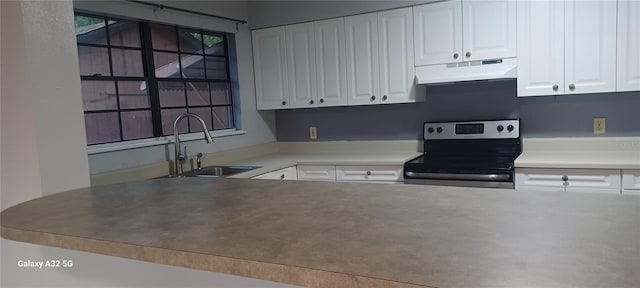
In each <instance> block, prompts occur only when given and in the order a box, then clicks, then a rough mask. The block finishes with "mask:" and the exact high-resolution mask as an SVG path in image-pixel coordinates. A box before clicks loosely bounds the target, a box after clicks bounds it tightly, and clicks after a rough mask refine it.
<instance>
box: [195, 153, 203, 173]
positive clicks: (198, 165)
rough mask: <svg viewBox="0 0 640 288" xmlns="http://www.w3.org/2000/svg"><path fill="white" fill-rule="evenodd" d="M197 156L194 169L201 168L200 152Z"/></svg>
mask: <svg viewBox="0 0 640 288" xmlns="http://www.w3.org/2000/svg"><path fill="white" fill-rule="evenodd" d="M197 157H198V158H197V159H196V163H197V166H196V169H198V170H202V152H201V153H198V155H197Z"/></svg>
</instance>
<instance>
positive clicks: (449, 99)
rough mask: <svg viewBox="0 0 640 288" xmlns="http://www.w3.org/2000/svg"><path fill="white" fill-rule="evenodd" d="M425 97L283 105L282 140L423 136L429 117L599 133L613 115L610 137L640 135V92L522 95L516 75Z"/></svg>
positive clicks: (537, 131)
mask: <svg viewBox="0 0 640 288" xmlns="http://www.w3.org/2000/svg"><path fill="white" fill-rule="evenodd" d="M426 90H427V92H426V93H427V94H426V100H425V102H419V103H410V104H392V105H376V106H354V107H332V108H316V109H297V110H281V111H278V112H277V113H276V131H277V138H278V141H308V140H309V126H316V127H318V141H323V140H324V141H334V140H401V139H420V138H421V137H422V124H423V123H424V122H428V121H464V120H483V119H501V118H516V117H517V118H520V121H521V122H520V123H521V128H520V129H521V132H522V135H523V137H593V136H595V135H594V134H593V118H594V117H605V118H606V119H607V122H606V125H607V126H606V128H607V133H606V134H604V135H598V136H604V137H612V136H640V92H637V91H636V92H625V93H603V94H584V95H564V96H542V97H524V98H518V97H516V81H515V80H502V81H478V82H467V83H457V84H443V85H433V86H427V89H426Z"/></svg>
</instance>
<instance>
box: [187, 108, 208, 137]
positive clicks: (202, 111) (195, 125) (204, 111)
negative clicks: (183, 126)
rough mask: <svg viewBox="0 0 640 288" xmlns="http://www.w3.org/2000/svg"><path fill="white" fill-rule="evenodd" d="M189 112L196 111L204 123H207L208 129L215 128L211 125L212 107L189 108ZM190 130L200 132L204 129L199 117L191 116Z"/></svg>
mask: <svg viewBox="0 0 640 288" xmlns="http://www.w3.org/2000/svg"><path fill="white" fill-rule="evenodd" d="M189 113H194V114H196V115H198V116H200V117H201V118H202V120H204V123H205V124H207V129H209V130H213V128H212V126H211V108H209V107H206V108H189ZM189 130H190V131H191V132H199V131H202V125H201V124H200V121H198V120H197V119H194V118H191V119H189Z"/></svg>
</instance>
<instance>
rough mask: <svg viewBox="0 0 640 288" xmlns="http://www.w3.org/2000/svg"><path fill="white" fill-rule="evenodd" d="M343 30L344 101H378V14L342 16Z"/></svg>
mask: <svg viewBox="0 0 640 288" xmlns="http://www.w3.org/2000/svg"><path fill="white" fill-rule="evenodd" d="M345 32H346V37H345V38H346V59H347V95H348V103H349V104H350V105H361V104H375V103H379V101H376V100H377V98H378V99H379V96H380V86H379V83H380V81H379V79H380V64H379V63H380V62H379V59H378V57H379V56H378V14H377V13H369V14H361V15H356V16H350V17H346V18H345ZM376 97H377V98H376Z"/></svg>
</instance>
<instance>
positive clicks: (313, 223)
mask: <svg viewBox="0 0 640 288" xmlns="http://www.w3.org/2000/svg"><path fill="white" fill-rule="evenodd" d="M638 219H640V196H634V195H601V194H582V193H551V192H533V191H520V190H499V189H482V188H459V187H440V186H423V185H382V184H367V183H335V182H308V181H275V180H248V179H211V178H186V179H177V178H165V179H155V180H147V181H139V182H131V183H123V184H114V185H107V186H97V187H91V188H86V189H80V190H74V191H68V192H63V193H59V194H54V195H50V196H46V197H42V198H39V199H35V200H32V201H28V202H25V203H22V204H19V205H16V206H14V207H12V208H9V209H6V210H4V211H3V212H2V237H4V238H6V239H11V240H15V241H23V242H28V243H35V244H41V245H47V246H54V247H61V248H66V249H73V250H80V251H86V252H93V253H98V254H105V255H112V256H117V257H123V258H131V259H136V260H142V261H148V262H155V263H162V264H168V265H175V266H181V267H188V268H194V269H199V270H206V271H214V272H221V273H227V274H233V275H240V276H245V277H251V278H257V279H265V280H271V281H277V282H282V283H289V284H294V285H301V286H306V287H637V285H638V283H640V275H639V274H638V273H637V272H638V271H640V221H638Z"/></svg>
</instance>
